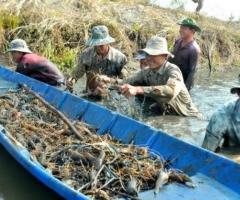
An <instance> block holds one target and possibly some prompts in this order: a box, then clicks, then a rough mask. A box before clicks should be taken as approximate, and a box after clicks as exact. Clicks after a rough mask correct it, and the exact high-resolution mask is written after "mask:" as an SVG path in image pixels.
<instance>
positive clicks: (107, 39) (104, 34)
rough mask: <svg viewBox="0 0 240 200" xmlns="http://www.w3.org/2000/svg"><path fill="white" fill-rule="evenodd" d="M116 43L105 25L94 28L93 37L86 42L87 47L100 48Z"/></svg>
mask: <svg viewBox="0 0 240 200" xmlns="http://www.w3.org/2000/svg"><path fill="white" fill-rule="evenodd" d="M113 42H115V39H114V38H112V37H111V36H110V35H109V31H108V28H107V27H106V26H104V25H100V26H94V27H93V28H92V36H91V38H90V39H89V40H88V41H87V42H86V45H87V46H100V45H105V44H110V43H113Z"/></svg>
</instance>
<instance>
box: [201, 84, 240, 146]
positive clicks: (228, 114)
mask: <svg viewBox="0 0 240 200" xmlns="http://www.w3.org/2000/svg"><path fill="white" fill-rule="evenodd" d="M231 93H232V94H237V95H238V98H237V99H236V100H234V101H232V102H229V103H228V104H226V105H224V106H223V107H222V108H220V109H218V110H217V111H216V112H215V113H214V114H213V115H212V117H211V119H210V121H209V124H208V126H207V130H206V135H205V138H204V141H203V147H204V148H206V149H208V150H211V151H217V150H220V148H221V147H222V146H223V145H224V146H228V147H231V146H240V86H239V85H236V87H233V88H232V89H231Z"/></svg>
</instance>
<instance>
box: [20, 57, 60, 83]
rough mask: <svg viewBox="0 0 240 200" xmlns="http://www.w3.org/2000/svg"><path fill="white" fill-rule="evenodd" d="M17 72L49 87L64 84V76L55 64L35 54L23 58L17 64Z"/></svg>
mask: <svg viewBox="0 0 240 200" xmlns="http://www.w3.org/2000/svg"><path fill="white" fill-rule="evenodd" d="M16 72H19V73H21V74H24V75H26V76H29V77H31V78H34V79H37V80H39V81H42V82H44V83H47V84H49V85H54V86H59V85H61V84H63V83H64V76H63V74H62V73H61V71H60V70H59V69H58V68H57V66H56V65H55V64H53V63H52V62H50V61H49V60H48V59H46V58H44V57H42V56H39V55H36V54H33V53H27V54H24V55H23V56H22V58H21V59H20V60H19V61H18V63H17V68H16Z"/></svg>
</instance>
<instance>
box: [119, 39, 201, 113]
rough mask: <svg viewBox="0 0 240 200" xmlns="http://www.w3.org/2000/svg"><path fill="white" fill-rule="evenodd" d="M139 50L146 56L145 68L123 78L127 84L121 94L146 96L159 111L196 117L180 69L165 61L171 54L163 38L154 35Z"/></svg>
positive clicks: (195, 110) (196, 111)
mask: <svg viewBox="0 0 240 200" xmlns="http://www.w3.org/2000/svg"><path fill="white" fill-rule="evenodd" d="M141 51H142V52H144V53H146V55H147V62H148V66H149V68H147V69H143V70H141V71H139V72H138V73H137V74H136V75H134V76H133V77H131V78H129V79H127V80H126V82H127V84H123V85H122V86H121V89H120V90H121V92H122V94H124V95H125V96H135V95H144V96H146V97H150V98H151V99H153V100H154V101H155V102H156V103H157V105H158V106H159V110H161V111H162V112H163V114H174V115H181V116H200V113H199V111H198V110H197V109H196V107H195V106H194V105H193V103H192V100H191V97H190V95H189V93H188V90H187V88H186V86H185V85H184V82H183V77H182V73H181V71H180V69H179V68H178V67H177V66H176V65H174V64H172V63H169V62H168V61H167V58H168V56H171V55H172V54H171V53H170V52H169V51H168V48H167V41H166V39H165V38H162V37H159V36H154V37H152V38H151V39H150V40H149V41H148V42H147V46H146V48H145V49H142V50H141Z"/></svg>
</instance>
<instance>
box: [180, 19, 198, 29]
mask: <svg viewBox="0 0 240 200" xmlns="http://www.w3.org/2000/svg"><path fill="white" fill-rule="evenodd" d="M177 24H178V25H182V26H187V27H190V28H193V29H194V30H196V31H198V32H201V28H200V27H199V26H198V25H197V22H196V21H195V20H194V19H192V18H186V19H183V20H181V21H179V22H177Z"/></svg>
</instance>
